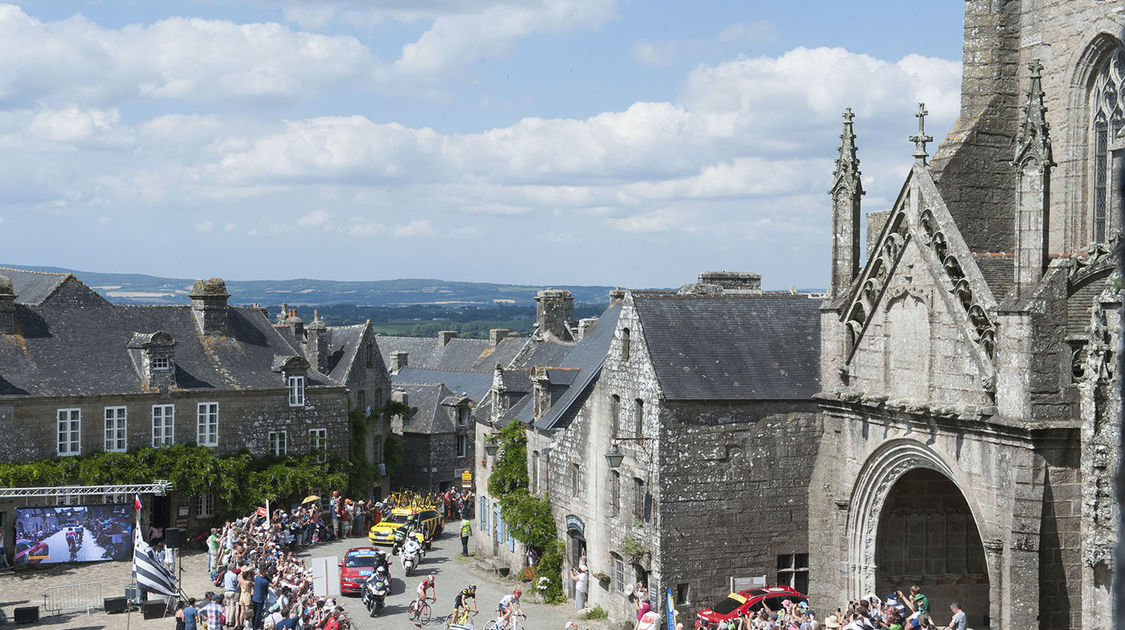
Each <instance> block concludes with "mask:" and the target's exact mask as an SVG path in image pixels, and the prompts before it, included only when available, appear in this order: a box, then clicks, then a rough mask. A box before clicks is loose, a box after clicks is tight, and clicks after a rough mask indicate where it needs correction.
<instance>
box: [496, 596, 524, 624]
mask: <svg viewBox="0 0 1125 630" xmlns="http://www.w3.org/2000/svg"><path fill="white" fill-rule="evenodd" d="M520 595H523V592H522V591H520V589H518V588H517V589H516V590H514V591H512V594H511V595H505V596H504V598H503V599H501V600H500V605H499V606H497V609H496V610H497V612H499V613H500V618H499V620H498V621H499V622H500V623H499V625H500V626H501V627H506V626H507V625H508V620H509V619H511V618H512V613H513V612H514V613H516V614H519V615H523V608H520Z"/></svg>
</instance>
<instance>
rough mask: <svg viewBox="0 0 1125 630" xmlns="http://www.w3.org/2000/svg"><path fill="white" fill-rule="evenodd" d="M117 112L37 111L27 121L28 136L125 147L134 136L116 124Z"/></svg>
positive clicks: (69, 109)
mask: <svg viewBox="0 0 1125 630" xmlns="http://www.w3.org/2000/svg"><path fill="white" fill-rule="evenodd" d="M120 122H121V114H120V113H118V111H117V110H116V109H108V110H102V109H79V108H77V107H68V108H65V109H60V110H46V111H41V112H39V113H38V114H36V116H35V117H34V118H33V119H32V120H31V125H30V131H31V135H32V136H33V137H35V138H37V139H39V140H43V141H46V142H52V143H56V144H71V145H80V146H86V147H89V148H105V149H111V148H127V147H129V146H131V145H132V144H133V143H134V140H135V138H134V137H133V133H132V132H131V131H130V130H127V129H122V128H121V127H119V126H118V124H119V123H120Z"/></svg>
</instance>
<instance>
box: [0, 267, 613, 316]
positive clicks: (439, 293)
mask: <svg viewBox="0 0 1125 630" xmlns="http://www.w3.org/2000/svg"><path fill="white" fill-rule="evenodd" d="M3 266H5V267H13V268H16V269H34V270H39V271H59V272H66V273H73V274H74V275H76V276H78V278H79V279H80V280H82V282H84V283H86V284H87V285H89V286H90V287H91V288H93V289H94V290H95V291H97V292H98V293H100V294H101V295H103V296H104V297H105V298H106V299H108V300H110V301H111V302H115V303H118V304H187V303H188V301H189V300H188V293H189V292H190V291H191V284H192V280H186V279H182V278H160V277H156V276H148V275H144V274H137V273H99V272H96V271H75V270H72V269H62V268H59V267H29V266H26V265H3ZM547 288H553V289H568V290H569V291H570V292H571V293H572V294H574V301H575V302H578V303H605V302H608V301H609V296H608V293H609V291H610V290H611V289H612V288H613V287H608V286H604V287H602V286H546V285H544V286H524V285H515V284H493V283H488V282H450V281H446V280H430V279H403V280H363V281H355V282H349V281H340V280H311V279H306V278H298V279H295V280H228V281H227V291H229V292H230V295H231V298H230V299H231V302H232V303H235V304H252V303H254V302H257V303H259V304H263V305H274V304H281V303H283V302H284V303H288V304H291V305H293V306H306V305H307V306H318V305H322V304H355V305H360V306H403V305H412V304H432V305H449V306H458V305H479V306H493V305H503V304H514V305H517V306H528V305H534V304H535V293H536V292H537V291H539V290H541V289H547Z"/></svg>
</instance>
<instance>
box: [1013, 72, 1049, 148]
mask: <svg viewBox="0 0 1125 630" xmlns="http://www.w3.org/2000/svg"><path fill="white" fill-rule="evenodd" d="M1027 67H1028V69H1029V70H1031V85H1029V86H1028V89H1027V105H1025V106H1024V107H1023V122H1021V123H1020V132H1019V135H1018V136H1017V137H1016V156H1015V159H1014V160H1012V163H1013V164H1014V165H1015V166H1017V167H1021V166H1025V165H1026V164H1027V163H1028V161H1029V160H1036V161H1037V162H1038V163H1039V164H1042V165H1047V166H1054V163H1053V161H1052V159H1051V138H1050V135H1049V133H1048V131H1049V129H1050V125H1048V124H1047V106H1046V105H1044V104H1043V97H1044V96H1045V93H1044V92H1043V82H1042V78H1043V77H1042V74H1041V73H1042V72H1043V64H1042V63H1040V62H1039V60H1038V59H1035V60H1033V61H1032V62H1031V63H1029V64H1028V65H1027Z"/></svg>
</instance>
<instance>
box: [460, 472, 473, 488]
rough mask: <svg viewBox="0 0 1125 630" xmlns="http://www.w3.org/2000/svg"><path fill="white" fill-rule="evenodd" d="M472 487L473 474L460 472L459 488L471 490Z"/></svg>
mask: <svg viewBox="0 0 1125 630" xmlns="http://www.w3.org/2000/svg"><path fill="white" fill-rule="evenodd" d="M472 486H473V473H472V472H470V471H468V470H465V471H462V472H461V487H462V488H471V487H472Z"/></svg>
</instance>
